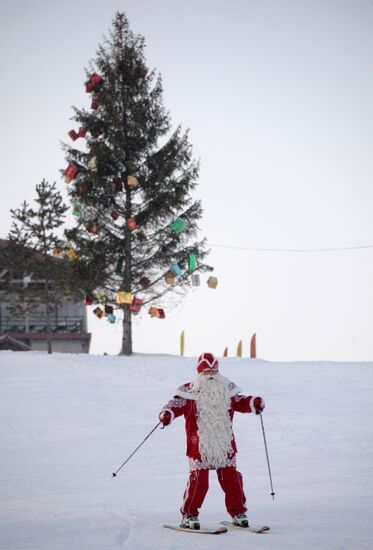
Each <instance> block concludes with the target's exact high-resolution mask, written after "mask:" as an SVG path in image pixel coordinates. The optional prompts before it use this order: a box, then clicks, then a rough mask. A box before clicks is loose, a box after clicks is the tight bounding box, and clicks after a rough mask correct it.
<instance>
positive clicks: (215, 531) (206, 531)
mask: <svg viewBox="0 0 373 550" xmlns="http://www.w3.org/2000/svg"><path fill="white" fill-rule="evenodd" d="M220 524H221V525H223V527H217V528H216V529H190V528H188V527H181V526H179V525H163V527H166V528H167V529H174V530H175V531H183V532H184V533H199V534H200V535H222V534H223V533H226V532H227V531H228V529H236V530H237V529H238V530H240V531H249V532H250V533H257V534H260V533H265V532H266V531H269V527H268V526H267V525H263V526H262V527H239V526H238V525H233V523H231V522H229V521H221V522H220Z"/></svg>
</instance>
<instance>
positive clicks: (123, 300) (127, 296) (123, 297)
mask: <svg viewBox="0 0 373 550" xmlns="http://www.w3.org/2000/svg"><path fill="white" fill-rule="evenodd" d="M132 300H133V296H132V294H131V292H123V291H119V292H117V293H116V295H115V301H116V303H117V304H132Z"/></svg>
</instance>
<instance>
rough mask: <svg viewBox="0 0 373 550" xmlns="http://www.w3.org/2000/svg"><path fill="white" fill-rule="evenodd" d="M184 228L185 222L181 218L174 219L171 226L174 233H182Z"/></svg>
mask: <svg viewBox="0 0 373 550" xmlns="http://www.w3.org/2000/svg"><path fill="white" fill-rule="evenodd" d="M185 226H186V221H185V220H183V218H176V220H175V221H174V222H172V224H171V227H172V229H173V230H174V231H175V233H181V232H182V231H184V228H185Z"/></svg>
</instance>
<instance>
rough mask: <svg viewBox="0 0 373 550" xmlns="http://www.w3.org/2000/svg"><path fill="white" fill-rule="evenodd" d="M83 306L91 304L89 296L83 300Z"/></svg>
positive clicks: (91, 299)
mask: <svg viewBox="0 0 373 550" xmlns="http://www.w3.org/2000/svg"><path fill="white" fill-rule="evenodd" d="M83 303H84V305H85V306H91V305H92V304H93V298H92V296H90V295H89V294H88V295H87V296H86V297H85V298H84V301H83Z"/></svg>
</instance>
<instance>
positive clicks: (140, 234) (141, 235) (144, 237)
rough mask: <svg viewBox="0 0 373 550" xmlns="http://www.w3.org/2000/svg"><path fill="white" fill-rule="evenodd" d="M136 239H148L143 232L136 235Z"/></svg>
mask: <svg viewBox="0 0 373 550" xmlns="http://www.w3.org/2000/svg"><path fill="white" fill-rule="evenodd" d="M137 238H138V239H139V241H141V242H142V241H147V240H148V237H147V236H146V234H145V233H144V231H139V232H138V233H137Z"/></svg>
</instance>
